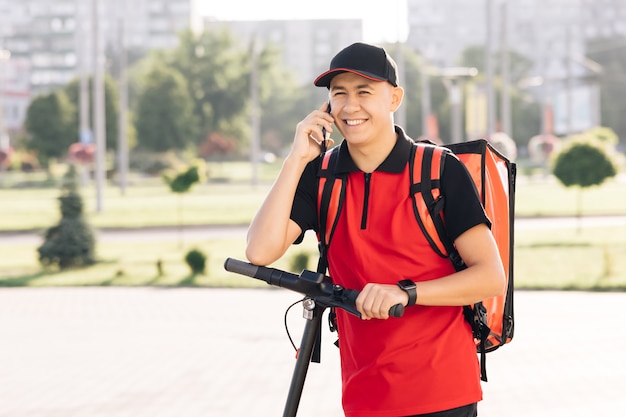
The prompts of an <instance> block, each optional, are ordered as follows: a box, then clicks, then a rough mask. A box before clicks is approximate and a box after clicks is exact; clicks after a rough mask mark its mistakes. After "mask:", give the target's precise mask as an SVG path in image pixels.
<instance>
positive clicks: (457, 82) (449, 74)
mask: <svg viewBox="0 0 626 417" xmlns="http://www.w3.org/2000/svg"><path fill="white" fill-rule="evenodd" d="M477 74H478V70H477V69H476V68H474V67H448V68H442V69H441V70H439V73H438V75H439V76H440V77H441V79H442V81H443V84H444V85H445V86H446V89H447V90H448V96H449V97H450V108H451V109H450V113H451V118H452V122H451V125H452V129H451V136H452V137H451V141H452V143H456V142H461V141H462V133H461V131H462V128H461V104H462V98H463V89H462V86H463V83H464V82H465V80H468V79H470V78H473V77H475V76H476V75H477Z"/></svg>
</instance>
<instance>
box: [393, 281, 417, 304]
mask: <svg viewBox="0 0 626 417" xmlns="http://www.w3.org/2000/svg"><path fill="white" fill-rule="evenodd" d="M398 287H400V289H401V290H402V291H404V292H406V293H407V294H408V295H409V302H408V303H407V304H406V306H407V307H410V306H412V305H415V302H416V301H417V290H416V289H415V283H414V282H413V281H411V280H410V279H403V280H402V281H398Z"/></svg>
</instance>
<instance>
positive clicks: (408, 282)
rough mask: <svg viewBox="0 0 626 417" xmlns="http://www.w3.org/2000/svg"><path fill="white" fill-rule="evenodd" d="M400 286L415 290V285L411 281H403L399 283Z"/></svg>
mask: <svg viewBox="0 0 626 417" xmlns="http://www.w3.org/2000/svg"><path fill="white" fill-rule="evenodd" d="M398 285H399V286H400V288H406V289H410V288H415V283H414V282H413V281H411V280H410V279H403V280H402V281H400V282H398Z"/></svg>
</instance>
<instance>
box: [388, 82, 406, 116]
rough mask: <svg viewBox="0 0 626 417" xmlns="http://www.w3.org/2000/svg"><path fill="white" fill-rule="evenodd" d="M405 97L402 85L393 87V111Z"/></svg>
mask: <svg viewBox="0 0 626 417" xmlns="http://www.w3.org/2000/svg"><path fill="white" fill-rule="evenodd" d="M403 97H404V89H403V88H402V87H393V90H392V91H391V112H392V113H393V112H395V111H396V110H398V107H400V104H402V98H403Z"/></svg>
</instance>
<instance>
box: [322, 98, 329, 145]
mask: <svg viewBox="0 0 626 417" xmlns="http://www.w3.org/2000/svg"><path fill="white" fill-rule="evenodd" d="M326 113H328V114H330V100H328V106H326ZM322 136H324V139H322V143H321V144H320V147H321V148H322V153H326V150H327V146H326V128H325V127H322Z"/></svg>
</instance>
